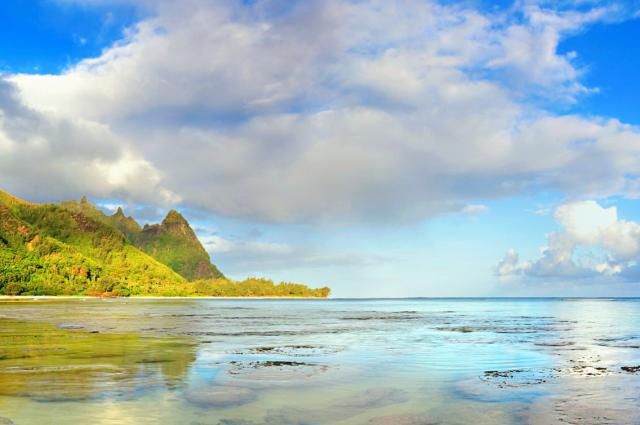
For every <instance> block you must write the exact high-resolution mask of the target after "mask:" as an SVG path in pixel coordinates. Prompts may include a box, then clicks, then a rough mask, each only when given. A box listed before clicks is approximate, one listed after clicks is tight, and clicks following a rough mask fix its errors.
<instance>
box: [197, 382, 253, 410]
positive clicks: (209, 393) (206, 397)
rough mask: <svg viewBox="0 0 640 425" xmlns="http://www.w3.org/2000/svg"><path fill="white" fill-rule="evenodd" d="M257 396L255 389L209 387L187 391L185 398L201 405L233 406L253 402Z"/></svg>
mask: <svg viewBox="0 0 640 425" xmlns="http://www.w3.org/2000/svg"><path fill="white" fill-rule="evenodd" d="M256 398H257V395H256V393H255V392H254V391H252V390H250V389H248V388H239V387H222V386H218V387H209V388H201V389H197V390H191V391H188V392H187V393H185V399H186V400H187V401H188V402H189V403H192V404H195V405H198V406H201V407H231V406H239V405H242V404H247V403H251V402H252V401H254V400H255V399H256Z"/></svg>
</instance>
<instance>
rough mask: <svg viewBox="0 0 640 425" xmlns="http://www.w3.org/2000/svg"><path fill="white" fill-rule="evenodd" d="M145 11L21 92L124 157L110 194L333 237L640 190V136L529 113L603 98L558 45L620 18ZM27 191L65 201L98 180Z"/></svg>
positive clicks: (220, 8) (339, 3)
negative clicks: (358, 225)
mask: <svg viewBox="0 0 640 425" xmlns="http://www.w3.org/2000/svg"><path fill="white" fill-rule="evenodd" d="M144 3H145V4H146V5H147V6H149V7H151V8H152V9H153V10H154V11H155V15H154V16H153V17H150V18H148V19H145V20H143V21H141V22H139V23H138V24H137V25H135V27H133V28H131V29H130V30H129V31H128V32H127V34H126V36H125V37H124V39H123V40H122V41H120V42H119V43H117V44H116V45H114V46H111V47H110V48H107V49H106V50H105V51H104V52H103V54H102V55H101V56H99V57H97V58H91V59H87V60H84V61H81V62H80V63H78V64H76V65H74V66H72V67H71V68H70V69H68V70H67V71H66V72H64V73H63V74H62V75H13V76H11V77H10V80H11V81H12V82H14V83H15V84H16V85H17V86H18V87H19V88H20V94H21V96H22V99H23V101H24V102H25V103H26V104H27V105H29V107H30V108H35V109H37V110H38V111H39V112H38V114H40V115H41V116H47V117H49V116H55V117H59V118H57V119H60V120H62V119H65V120H70V121H73V122H84V123H90V125H92V126H100V128H102V129H103V134H102V135H101V136H100V138H101V140H102V141H103V144H105V145H111V144H117V145H118V146H122V149H123V151H122V152H121V153H120V154H119V156H118V158H117V159H109V160H107V162H106V163H105V162H104V161H102V162H100V161H98V162H96V163H95V164H92V166H91V171H92V172H95V173H98V174H99V175H100V176H101V181H102V183H101V185H102V186H101V187H96V189H95V190H96V191H97V192H99V193H100V194H102V195H104V194H105V193H106V192H108V191H112V192H116V193H117V192H118V191H122V192H126V193H128V194H138V195H139V196H142V195H143V193H144V196H148V195H149V193H148V191H147V192H145V191H144V190H142V189H143V188H150V187H151V188H154V189H153V191H152V192H153V196H155V197H156V202H171V201H176V198H175V195H173V194H176V193H177V194H180V196H181V197H182V200H183V201H184V202H185V203H186V204H189V205H191V206H195V207H202V208H206V209H208V210H209V211H212V212H215V213H217V214H221V215H226V216H242V217H249V218H253V219H257V220H263V221H278V222H300V221H303V222H312V221H325V222H331V223H335V222H340V221H363V220H377V221H392V220H416V219H420V218H423V217H426V216H430V215H433V214H438V213H443V212H453V211H460V210H461V209H464V208H465V205H468V204H469V202H470V201H471V200H477V199H483V198H495V197H504V196H511V195H515V194H522V193H525V192H531V191H536V190H555V191H561V192H564V193H567V194H569V195H571V196H582V197H599V196H607V195H612V194H621V195H629V196H631V195H633V194H637V192H638V190H637V187H638V181H637V180H636V179H634V177H633V176H634V175H638V174H639V173H640V132H639V131H638V129H636V128H633V127H630V126H626V125H624V124H622V123H620V122H618V121H616V120H604V119H599V118H592V117H588V118H587V117H581V116H578V115H568V116H557V115H554V114H552V113H548V112H546V111H545V110H544V109H543V108H542V107H541V106H540V103H538V106H532V104H531V103H530V102H529V101H528V100H527V99H529V98H530V97H531V96H535V97H536V98H538V97H540V96H542V97H546V98H547V101H549V99H551V100H552V101H556V100H557V99H558V98H560V99H563V100H565V101H570V102H571V101H575V100H576V99H578V98H579V96H580V94H581V93H584V92H585V91H586V90H587V89H586V88H585V87H583V86H582V83H581V82H580V74H581V71H580V70H579V69H578V68H577V67H576V66H575V65H574V63H573V60H572V57H573V56H572V55H563V54H559V53H558V51H557V47H558V43H559V42H560V40H561V39H562V37H565V36H567V35H568V34H571V33H574V32H576V31H580V30H582V29H584V28H585V26H586V25H588V24H590V23H592V22H596V21H598V20H603V19H606V17H607V16H608V14H609V13H611V12H610V10H609V9H604V8H599V7H592V8H585V7H580V8H577V9H575V10H572V9H571V8H569V9H567V8H564V9H565V10H562V11H558V10H554V9H552V8H551V7H549V6H544V5H540V4H538V5H533V4H532V3H530V2H524V3H523V6H522V7H519V8H515V9H510V10H509V11H505V12H496V13H486V12H482V11H479V10H474V9H471V8H468V7H465V6H461V5H442V4H439V3H437V2H430V1H417V0H416V1H399V0H398V1H389V0H386V1H379V0H369V1H349V0H329V1H305V2H296V3H291V4H290V3H286V4H285V3H281V2H258V3H257V4H255V5H253V6H240V5H239V3H237V2H233V1H222V2H213V1H205V0H202V1H197V0H191V1H190V2H189V5H188V7H187V6H184V4H183V2H180V3H179V4H178V3H176V2H164V1H157V2H153V1H151V2H144ZM544 103H545V102H542V104H544ZM38 137H40V138H41V139H42V138H43V137H44V138H46V137H49V136H48V135H46V134H44V133H37V132H36V133H34V135H33V137H31V138H32V139H33V140H34V141H33V142H32V143H34V144H37V143H38V142H37V141H36V140H38ZM114 140H117V142H114ZM40 143H50V142H49V141H41V142H40ZM86 146H89V145H88V144H87V145H86ZM0 149H5V151H7V152H8V151H9V149H10V148H8V147H7V143H6V141H3V139H2V138H0ZM61 149H62V148H61ZM69 149H71V148H69ZM94 149H95V148H94ZM57 155H59V156H60V157H61V158H62V157H68V156H69V155H71V153H70V152H69V151H66V150H65V151H62V150H61V151H60V153H58V154H57ZM10 158H13V157H10ZM135 170H146V171H141V172H137V171H135ZM47 173H48V174H47ZM45 174H46V175H45ZM16 175H19V176H24V177H23V178H26V177H28V178H29V179H31V181H36V180H38V179H40V181H49V182H55V183H56V185H57V186H58V187H60V188H65V189H64V191H65V192H73V191H74V190H78V186H79V185H80V182H81V180H76V181H74V182H70V181H69V179H65V178H62V177H61V176H60V175H58V174H56V173H54V172H51V171H47V172H43V174H42V175H38V174H36V175H35V176H34V175H28V174H25V173H22V174H20V173H17V174H16ZM140 175H142V177H141V178H138V176H140ZM149 179H150V181H149ZM89 181H91V180H90V179H89ZM61 190H62V189H61ZM145 190H147V189H145Z"/></svg>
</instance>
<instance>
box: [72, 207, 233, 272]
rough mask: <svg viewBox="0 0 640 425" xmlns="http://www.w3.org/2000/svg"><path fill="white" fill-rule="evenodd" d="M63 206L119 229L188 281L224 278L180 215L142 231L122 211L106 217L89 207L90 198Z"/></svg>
mask: <svg viewBox="0 0 640 425" xmlns="http://www.w3.org/2000/svg"><path fill="white" fill-rule="evenodd" d="M61 205H62V207H63V208H65V209H67V210H69V211H73V212H75V213H81V214H83V215H85V216H87V217H90V218H92V219H93V220H96V221H99V222H101V223H104V224H105V225H108V226H111V227H114V228H116V229H118V230H119V231H120V232H121V233H122V234H123V235H124V236H125V238H126V239H127V241H128V242H129V243H131V244H132V245H133V246H135V247H136V248H138V249H140V250H141V251H143V252H145V253H146V254H148V255H150V256H151V257H153V258H155V259H156V260H158V261H160V262H161V263H162V264H164V265H166V266H168V267H170V268H171V269H172V270H173V271H175V272H176V273H178V274H179V275H180V276H182V277H184V278H185V279H187V280H196V279H217V278H222V277H224V276H223V274H222V273H220V271H219V270H218V268H217V267H216V266H215V265H213V264H211V259H210V258H209V254H208V253H207V251H206V250H205V249H204V247H203V246H202V244H201V243H200V241H199V240H198V237H197V236H196V234H195V233H194V231H193V230H192V229H191V226H190V225H189V223H188V222H187V220H186V219H185V218H184V217H183V216H182V215H180V213H178V212H177V211H174V210H171V211H169V213H168V214H167V216H166V217H165V219H164V220H163V221H162V223H161V224H151V225H148V224H147V225H145V226H144V228H142V227H140V224H138V222H137V221H136V220H135V219H134V218H133V217H131V216H129V217H127V216H126V215H125V214H124V211H123V210H122V208H120V207H118V209H117V210H116V212H115V213H114V214H113V215H105V214H104V213H103V212H102V211H100V210H99V209H97V208H96V207H94V206H93V205H92V204H90V203H88V202H87V200H86V198H83V199H82V200H81V201H80V202H77V201H65V202H63V203H62V204H61Z"/></svg>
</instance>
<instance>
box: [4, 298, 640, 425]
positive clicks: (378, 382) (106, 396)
mask: <svg viewBox="0 0 640 425" xmlns="http://www.w3.org/2000/svg"><path fill="white" fill-rule="evenodd" d="M636 366H640V300H637V299H624V300H622V299H609V300H605V299H562V300H561V299H425V300H423V299H408V300H326V301H307V300H299V301H294V300H286V301H281V300H277V301H275V300H166V301H165V300H163V301H155V300H120V299H117V300H86V301H77V300H74V301H20V302H0V417H2V418H4V419H0V424H4V423H12V422H13V423H15V424H198V425H200V424H211V425H288V424H291V425H314V424H336V425H338V424H343V425H352V424H353V425H364V424H370V425H371V424H373V425H383V424H386V425H391V424H393V425H427V424H554V423H562V424H567V423H569V424H640V407H639V406H640V372H637V371H636V369H635V367H636ZM3 421H4V422H3Z"/></svg>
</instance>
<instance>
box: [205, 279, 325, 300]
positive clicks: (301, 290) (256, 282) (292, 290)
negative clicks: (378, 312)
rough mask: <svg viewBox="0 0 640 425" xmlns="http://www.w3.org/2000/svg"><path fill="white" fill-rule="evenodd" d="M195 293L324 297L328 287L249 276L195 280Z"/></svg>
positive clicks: (216, 295) (207, 294)
mask: <svg viewBox="0 0 640 425" xmlns="http://www.w3.org/2000/svg"><path fill="white" fill-rule="evenodd" d="M193 287H194V292H195V294H196V295H203V296H213V297H218V296H219V297H315V298H326V297H328V296H329V293H330V291H331V290H330V289H329V288H327V287H324V288H317V289H315V288H309V287H308V286H306V285H301V284H298V283H289V282H280V283H278V284H275V283H274V282H273V281H271V280H269V279H264V278H255V277H250V278H248V279H245V280H243V281H241V282H234V281H232V280H229V279H224V278H221V279H215V280H197V281H195V282H193Z"/></svg>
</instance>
